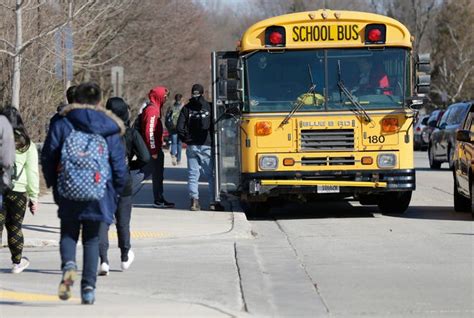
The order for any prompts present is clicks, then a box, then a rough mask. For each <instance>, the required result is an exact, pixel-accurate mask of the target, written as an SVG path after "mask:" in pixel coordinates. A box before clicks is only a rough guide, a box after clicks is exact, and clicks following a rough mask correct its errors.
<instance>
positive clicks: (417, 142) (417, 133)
mask: <svg viewBox="0 0 474 318" xmlns="http://www.w3.org/2000/svg"><path fill="white" fill-rule="evenodd" d="M429 118H430V115H422V116H420V117H419V118H418V121H417V122H416V124H415V129H414V148H415V150H424V149H426V148H427V147H428V143H427V142H425V141H424V140H423V138H422V133H423V129H424V128H425V127H426V126H427V124H428V119H429Z"/></svg>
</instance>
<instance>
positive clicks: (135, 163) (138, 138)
mask: <svg viewBox="0 0 474 318" xmlns="http://www.w3.org/2000/svg"><path fill="white" fill-rule="evenodd" d="M124 139H125V151H126V152H127V162H128V167H129V171H130V170H138V169H141V168H143V167H144V166H145V165H146V164H147V163H148V162H149V161H150V158H151V157H150V152H149V151H148V148H147V147H146V144H145V141H144V140H143V137H142V135H141V134H140V132H139V131H138V130H136V129H134V128H130V127H127V130H126V131H125V136H124ZM134 157H136V159H135V160H133V158H134ZM132 186H133V180H132V178H131V176H130V175H129V178H128V182H127V185H126V186H125V189H124V190H123V192H122V194H121V195H122V196H124V197H126V196H131V195H132V192H133V191H132Z"/></svg>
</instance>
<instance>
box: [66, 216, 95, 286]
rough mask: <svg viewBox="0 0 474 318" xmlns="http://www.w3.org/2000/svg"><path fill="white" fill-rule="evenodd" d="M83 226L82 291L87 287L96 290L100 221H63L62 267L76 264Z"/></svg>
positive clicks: (70, 219)
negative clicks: (78, 241)
mask: <svg viewBox="0 0 474 318" xmlns="http://www.w3.org/2000/svg"><path fill="white" fill-rule="evenodd" d="M81 225H82V245H83V251H84V257H83V266H82V280H81V289H84V288H85V287H87V286H91V287H93V288H95V283H96V281H97V266H98V265H99V228H100V222H98V221H80V220H77V219H73V218H67V219H66V218H62V219H61V240H60V243H59V250H60V252H61V263H62V265H61V267H64V265H65V264H66V263H67V262H71V261H72V262H74V263H76V246H77V240H78V239H79V231H80V229H81Z"/></svg>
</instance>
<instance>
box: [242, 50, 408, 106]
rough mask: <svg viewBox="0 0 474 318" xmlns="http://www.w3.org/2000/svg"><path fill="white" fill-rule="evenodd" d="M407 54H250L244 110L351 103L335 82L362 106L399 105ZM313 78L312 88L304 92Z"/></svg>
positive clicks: (405, 85)
mask: <svg viewBox="0 0 474 318" xmlns="http://www.w3.org/2000/svg"><path fill="white" fill-rule="evenodd" d="M408 54H409V52H408V50H406V49H401V48H384V49H380V50H369V49H326V50H304V51H303V50H300V51H279V52H272V51H268V52H263V51H260V52H256V53H254V54H249V56H248V58H246V59H245V61H244V63H245V66H246V72H245V74H246V79H247V80H246V87H245V89H246V97H245V109H244V110H245V111H248V112H285V111H290V110H291V108H292V107H293V105H294V104H295V103H298V102H300V103H302V104H303V106H302V107H301V108H300V110H299V111H301V112H305V111H306V112H309V111H328V110H329V111H331V110H344V109H350V108H352V104H351V102H350V101H349V98H348V97H347V96H346V95H345V94H343V93H342V92H341V91H340V88H339V85H338V82H339V81H341V82H342V83H343V85H344V86H345V87H346V88H347V89H348V90H349V91H350V92H351V94H352V95H353V96H354V97H355V98H356V99H357V100H358V101H359V103H360V104H361V105H362V106H363V107H364V108H365V109H393V108H401V107H403V102H404V100H405V96H406V95H407V94H408V92H407V90H408V86H409V85H408V84H409V83H407V81H408V80H409V77H408V75H407V74H409V70H408V69H407V68H408V67H409V62H408V61H409V58H408V57H409V56H408ZM310 74H311V75H310ZM311 78H312V80H311ZM312 81H313V83H314V85H316V89H315V92H314V93H311V94H308V91H309V90H310V88H311V86H312V85H313V83H312Z"/></svg>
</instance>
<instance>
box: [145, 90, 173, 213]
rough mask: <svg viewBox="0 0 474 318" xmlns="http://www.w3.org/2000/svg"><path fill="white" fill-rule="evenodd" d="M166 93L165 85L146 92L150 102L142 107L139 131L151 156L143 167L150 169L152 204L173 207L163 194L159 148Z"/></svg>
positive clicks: (161, 160)
mask: <svg viewBox="0 0 474 318" xmlns="http://www.w3.org/2000/svg"><path fill="white" fill-rule="evenodd" d="M168 95H169V91H168V90H167V89H166V88H165V87H162V86H157V87H155V88H153V89H152V90H151V91H150V93H149V94H148V97H149V99H150V103H149V104H148V105H147V106H146V107H145V108H144V109H143V111H142V114H141V115H140V116H141V120H140V128H141V129H140V131H141V134H142V137H143V139H144V140H145V143H146V145H147V147H148V150H149V151H150V154H151V158H152V159H151V161H150V163H149V164H148V165H147V167H145V169H147V170H151V171H152V180H153V197H154V201H153V206H154V207H156V208H174V203H173V202H168V201H166V200H165V198H164V196H163V172H164V164H165V162H164V158H165V156H164V154H163V150H162V149H161V147H162V145H163V124H162V122H161V111H162V108H163V105H164V104H165V102H166V100H167V98H168ZM145 174H146V173H145Z"/></svg>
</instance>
